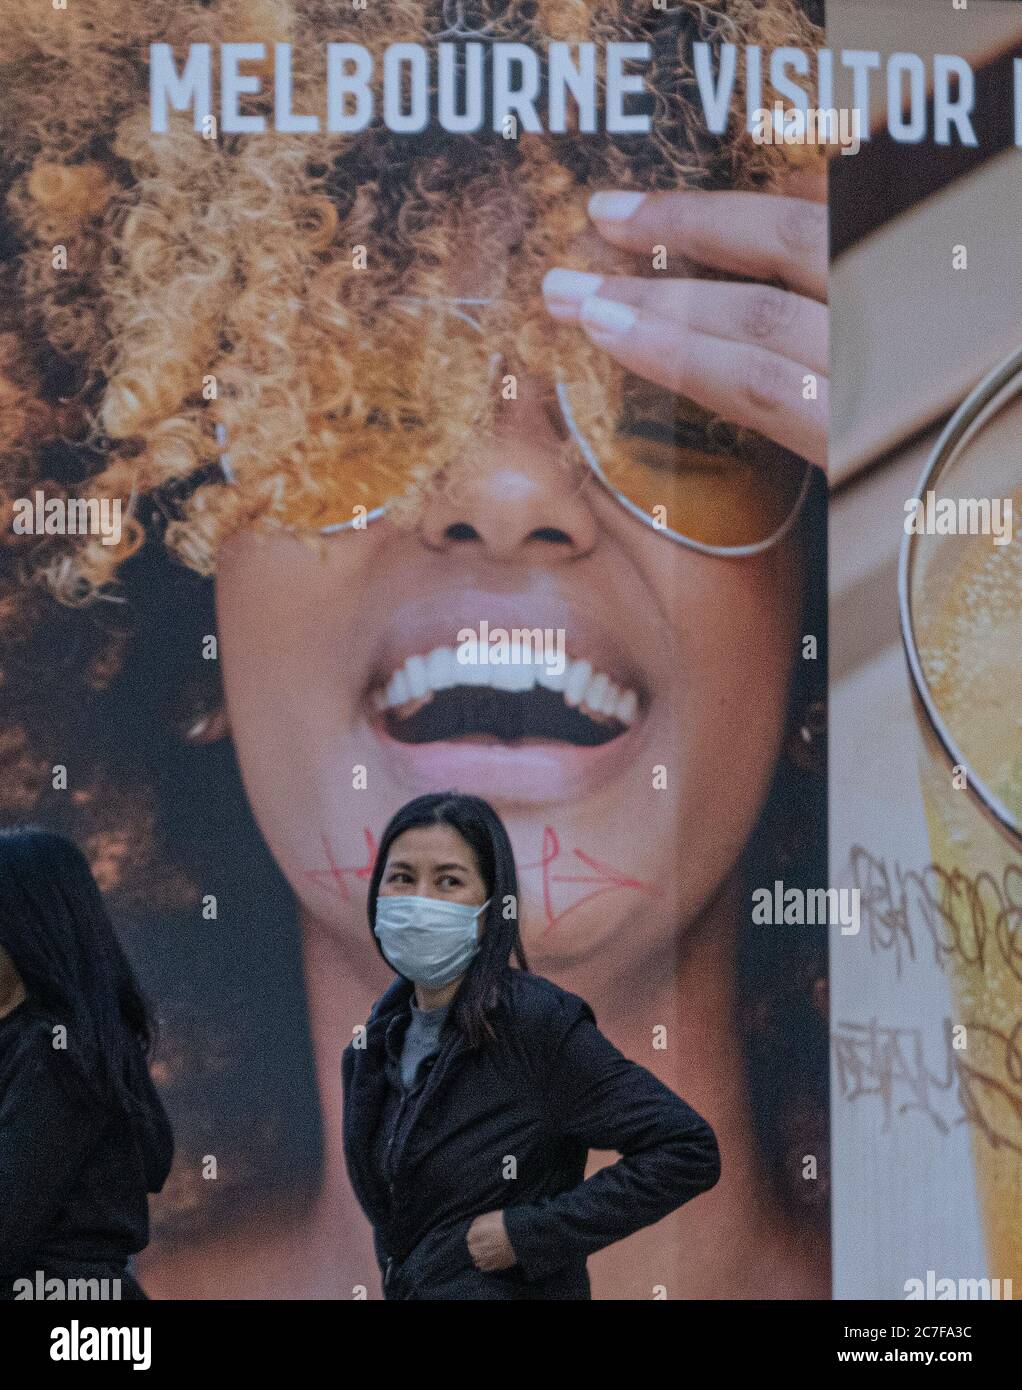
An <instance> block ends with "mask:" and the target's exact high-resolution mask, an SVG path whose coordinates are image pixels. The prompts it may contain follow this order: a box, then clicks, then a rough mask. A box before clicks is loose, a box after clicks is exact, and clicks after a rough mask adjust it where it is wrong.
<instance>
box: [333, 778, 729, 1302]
mask: <svg viewBox="0 0 1022 1390" xmlns="http://www.w3.org/2000/svg"><path fill="white" fill-rule="evenodd" d="M517 903H518V882H517V874H516V870H515V864H514V856H513V852H512V849H511V843H510V840H509V839H508V836H507V832H506V830H505V828H504V825H503V823H502V822H501V820H500V819H499V817H498V816H497V814H496V812H495V811H494V810H493V809H492V807H491V806H489V804H488V803H487V802H485V801H482V800H481V799H480V798H478V797H473V796H463V795H458V794H455V793H440V794H433V795H429V796H423V797H419V798H417V799H416V800H415V801H412V802H409V803H408V804H407V805H406V806H404V807H403V808H402V809H401V810H400V811H398V813H397V814H396V815H395V816H394V817H393V819H392V820H391V822H390V824H389V825H388V826H387V829H386V831H385V832H384V835H383V838H382V841H381V843H380V848H379V852H378V855H377V858H376V862H375V865H374V868H373V874H372V879H371V882H370V887H369V900H368V909H369V920H370V923H371V925H372V927H373V930H374V935H375V937H376V940H377V943H378V945H379V949H380V951H381V953H382V954H383V956H384V958H385V959H386V960H387V961H388V962H389V963H390V965H391V966H392V967H393V968H394V970H395V971H397V975H398V978H397V979H396V980H395V981H394V983H393V984H392V985H391V986H390V988H389V989H388V990H387V991H386V992H385V993H384V994H383V996H382V997H381V998H380V999H379V1000H378V1001H377V1003H376V1005H375V1006H374V1008H373V1010H372V1012H371V1014H370V1017H369V1020H368V1023H367V1024H366V1026H365V1028H364V1029H357V1030H356V1035H355V1037H354V1039H353V1041H352V1042H351V1043H350V1044H349V1045H348V1047H346V1048H345V1050H344V1056H343V1064H342V1076H343V1086H344V1109H343V1127H344V1152H345V1158H346V1161H347V1165H348V1173H349V1176H350V1179H351V1183H352V1187H353V1188H354V1191H355V1193H356V1195H357V1197H358V1199H359V1202H360V1203H361V1205H362V1208H363V1210H364V1211H365V1213H366V1215H367V1216H368V1218H369V1220H370V1222H371V1223H372V1226H373V1235H374V1243H375V1247H376V1252H377V1257H378V1259H379V1262H380V1267H381V1272H382V1275H383V1286H384V1297H385V1298H386V1299H388V1300H391V1299H452V1300H459V1299H495V1300H507V1299H532V1300H534V1299H588V1298H590V1297H591V1293H590V1285H589V1276H588V1272H587V1270H586V1259H587V1257H588V1256H589V1255H591V1254H594V1253H595V1252H596V1251H597V1250H601V1249H603V1248H604V1246H607V1245H610V1244H612V1243H613V1242H614V1241H618V1240H622V1239H624V1238H625V1237H626V1236H629V1235H632V1234H633V1233H634V1232H636V1231H638V1230H640V1229H642V1228H643V1227H645V1226H649V1225H652V1224H653V1223H654V1222H657V1221H660V1220H661V1219H662V1218H664V1217H665V1216H667V1215H668V1214H669V1213H670V1212H672V1211H674V1210H675V1209H676V1208H677V1207H680V1206H681V1205H682V1204H683V1203H685V1202H687V1201H689V1200H690V1199H691V1198H692V1197H695V1196H697V1195H698V1194H699V1193H700V1192H705V1191H706V1190H707V1189H708V1188H711V1187H712V1186H713V1185H714V1183H716V1181H717V1179H718V1177H719V1175H720V1157H719V1152H718V1148H717V1141H716V1137H715V1135H714V1133H713V1130H712V1129H711V1128H710V1126H709V1125H708V1124H707V1123H706V1121H705V1120H704V1119H703V1118H702V1117H701V1116H700V1115H698V1114H697V1113H696V1112H695V1111H694V1110H693V1109H692V1107H691V1106H689V1105H687V1104H686V1102H685V1101H683V1100H682V1099H681V1098H680V1097H679V1096H677V1095H675V1094H674V1093H673V1092H672V1091H671V1090H669V1089H668V1088H667V1087H666V1086H665V1085H664V1084H663V1083H662V1082H661V1081H659V1080H658V1079H657V1077H655V1076H654V1075H653V1074H652V1072H649V1071H647V1070H646V1069H645V1068H644V1067H641V1066H639V1065H638V1064H637V1063H635V1062H632V1061H629V1059H628V1058H627V1057H625V1056H623V1054H622V1053H620V1052H619V1051H618V1050H617V1048H615V1047H614V1046H613V1045H612V1044H611V1043H610V1042H609V1041H608V1040H607V1039H606V1038H605V1037H604V1036H603V1034H602V1033H601V1032H600V1030H599V1028H598V1027H597V1026H596V1019H595V1017H594V1015H593V1012H592V1010H591V1009H590V1007H589V1005H588V1004H587V1003H586V1002H585V1000H583V999H582V998H580V997H579V996H578V995H575V994H572V993H570V992H569V991H567V990H563V989H560V988H559V987H558V986H556V985H555V984H553V983H552V982H551V981H549V980H545V979H543V978H541V977H540V976H537V975H534V974H532V973H531V972H530V971H529V968H528V963H527V961H526V959H525V954H524V951H523V949H522V944H521V941H520V938H519V934H518V923H517ZM512 957H513V958H514V960H515V962H516V966H512V965H511V958H512ZM590 1149H600V1150H614V1151H616V1152H618V1153H619V1154H620V1155H621V1157H620V1158H619V1159H618V1160H617V1162H615V1163H612V1164H610V1165H608V1166H607V1167H605V1168H602V1169H601V1170H600V1171H599V1172H597V1173H595V1174H594V1175H593V1176H592V1177H590V1178H588V1179H585V1166H586V1159H587V1157H588V1154H589V1150H590Z"/></svg>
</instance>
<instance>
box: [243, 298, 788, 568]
mask: <svg viewBox="0 0 1022 1390" xmlns="http://www.w3.org/2000/svg"><path fill="white" fill-rule="evenodd" d="M493 302H494V301H493V300H492V299H471V298H460V299H456V298H452V299H444V298H423V299H420V298H417V297H415V296H414V295H399V296H397V303H399V304H404V305H415V306H417V307H421V306H429V307H436V308H443V309H446V310H447V311H448V312H449V313H451V314H452V315H453V316H454V317H455V318H459V319H461V320H462V321H463V322H464V323H467V324H468V325H469V326H470V327H471V328H474V329H475V330H476V331H477V332H478V333H481V332H482V331H483V330H482V326H481V325H480V324H479V323H478V322H477V320H476V319H474V318H473V317H472V316H471V314H469V313H466V312H465V307H466V306H476V305H485V304H492V303H493ZM490 365H491V369H492V368H493V366H494V365H495V361H491V364H490ZM555 390H556V393H557V403H558V406H559V407H560V411H561V416H562V418H563V420H564V424H565V426H566V427H567V429H568V432H569V434H570V435H571V437H572V439H573V440H574V442H575V444H576V446H577V447H578V450H579V452H580V453H581V455H582V457H583V459H584V460H585V462H586V464H587V465H588V467H589V469H590V471H591V472H592V473H594V474H595V475H596V477H597V479H598V480H599V481H600V483H602V485H603V486H604V487H605V488H606V489H607V491H608V492H609V493H610V494H611V496H612V497H614V498H615V499H616V500H617V501H618V502H619V503H620V504H621V506H622V507H624V508H625V510H626V511H628V512H629V513H630V514H631V515H632V516H634V517H636V518H637V519H638V520H639V521H642V522H645V524H646V525H647V526H648V527H649V528H650V529H651V530H653V531H655V532H656V533H657V535H658V536H668V537H669V538H670V539H671V540H673V541H677V543H678V544H679V545H684V546H686V547H687V548H688V549H689V550H695V551H697V552H698V553H699V554H700V555H714V556H718V557H720V558H723V559H736V560H740V559H746V558H748V557H750V556H753V555H762V554H763V552H764V551H766V550H771V549H772V548H773V547H774V546H775V545H777V544H778V543H779V542H780V541H782V540H783V539H784V537H785V536H786V535H787V534H788V532H789V531H790V530H791V528H792V527H793V526H794V525H795V522H796V521H797V520H798V518H799V515H800V514H801V511H802V507H803V505H804V503H805V500H806V497H807V495H808V493H809V487H810V484H811V482H812V475H813V466H812V464H811V463H809V462H808V461H806V465H805V470H806V471H805V477H804V478H803V480H802V486H801V488H800V489H799V494H798V497H797V498H796V499H795V501H794V503H793V504H792V507H791V510H790V512H789V513H788V515H787V517H785V519H784V521H783V522H782V523H781V525H780V526H779V527H778V528H777V530H776V531H774V532H772V533H771V534H770V535H769V536H767V537H766V538H765V539H764V540H761V541H754V542H752V543H751V544H748V545H710V544H708V543H707V542H705V541H697V540H695V539H694V538H693V537H692V536H686V535H685V534H684V533H683V532H681V531H674V530H672V529H671V527H669V526H661V525H658V523H657V522H656V521H654V520H653V518H652V517H651V516H650V515H649V513H648V512H646V511H643V509H642V508H641V507H640V506H639V505H638V504H637V503H636V502H633V501H632V500H631V498H630V497H627V496H626V495H625V494H624V493H623V492H621V491H620V490H619V489H618V488H616V487H615V486H614V484H613V483H612V482H611V481H610V480H609V478H608V477H607V475H606V474H605V473H604V471H603V469H602V468H601V467H600V461H599V459H598V458H597V457H596V453H595V451H594V449H593V447H592V445H591V444H590V443H589V441H588V440H587V439H586V437H585V435H584V434H583V433H582V431H581V430H580V429H579V427H578V425H577V424H576V422H575V416H574V414H573V412H572V409H571V405H570V404H569V401H568V394H567V393H568V385H567V383H566V382H563V381H557V382H556V383H555ZM223 471H224V474H225V476H226V477H227V479H228V481H229V482H232V483H233V482H235V481H236V480H235V478H234V476H233V474H232V473H230V472H228V471H227V469H226V468H224V470H223ZM387 505H388V504H387V503H383V504H382V505H381V506H379V507H374V508H373V509H372V511H370V512H367V513H366V517H365V520H366V521H367V522H369V521H375V520H376V519H377V518H379V517H382V516H384V515H385V513H386V511H387ZM361 524H362V522H361V519H360V518H356V517H353V518H352V519H351V521H337V522H332V523H331V524H330V525H328V526H317V527H315V528H314V529H315V530H316V532H317V533H318V534H319V535H321V536H333V535H337V534H338V533H339V532H341V531H349V530H351V529H352V528H353V527H355V526H361Z"/></svg>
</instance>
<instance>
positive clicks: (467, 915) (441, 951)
mask: <svg viewBox="0 0 1022 1390" xmlns="http://www.w3.org/2000/svg"><path fill="white" fill-rule="evenodd" d="M489 902H490V899H489V898H487V899H486V902H484V903H483V904H482V906H481V907H473V906H472V904H471V903H452V902H448V901H446V899H443V898H421V897H417V896H415V895H414V894H410V893H402V894H394V895H393V896H386V897H380V898H377V900H376V925H375V927H374V928H373V930H374V932H375V933H376V936H377V937H378V938H379V942H380V946H381V947H382V949H383V954H384V955H385V956H386V957H387V959H388V960H389V961H390V963H391V965H392V966H393V967H394V969H395V970H396V971H397V972H398V974H399V975H404V976H406V978H407V979H409V980H414V982H415V983H416V984H417V985H423V986H425V987H426V988H427V989H440V988H442V987H443V986H444V985H449V984H450V983H451V981H452V980H454V979H456V978H457V977H458V976H459V975H460V974H461V973H462V972H463V971H464V970H465V969H466V968H467V966H468V965H469V963H470V962H471V960H472V958H473V956H475V954H476V952H477V951H478V950H479V943H478V942H477V940H476V918H477V917H478V916H479V914H480V912H482V911H483V910H484V909H485V908H486V907H487V906H488V905H489Z"/></svg>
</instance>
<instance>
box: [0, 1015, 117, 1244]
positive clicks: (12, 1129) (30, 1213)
mask: <svg viewBox="0 0 1022 1390" xmlns="http://www.w3.org/2000/svg"><path fill="white" fill-rule="evenodd" d="M61 1065H62V1062H61V1060H60V1059H59V1058H57V1057H55V1056H54V1053H53V1047H52V1043H51V1040H50V1036H49V1033H48V1032H47V1031H45V1030H44V1031H41V1032H40V1033H39V1034H38V1036H37V1037H34V1038H32V1040H31V1041H30V1042H29V1043H28V1044H27V1045H26V1046H25V1047H24V1049H23V1052H22V1059H21V1062H20V1065H19V1066H18V1068H17V1070H16V1071H15V1073H14V1075H13V1076H12V1078H11V1080H10V1082H9V1084H8V1086H7V1089H6V1091H5V1094H4V1097H3V1104H2V1107H0V1265H2V1266H3V1267H4V1268H6V1269H19V1268H20V1267H21V1266H22V1264H23V1262H24V1261H25V1260H26V1259H28V1258H30V1257H31V1256H32V1253H33V1251H34V1250H35V1249H36V1247H37V1246H38V1244H39V1242H40V1241H41V1240H42V1239H43V1238H44V1237H45V1236H46V1235H47V1233H48V1232H49V1230H50V1229H51V1227H52V1226H53V1223H54V1220H55V1219H56V1217H57V1216H58V1215H59V1214H60V1211H61V1208H62V1207H63V1206H64V1205H65V1203H66V1201H67V1197H68V1194H69V1193H70V1191H71V1189H72V1188H73V1186H74V1184H75V1180H76V1179H77V1177H78V1175H79V1173H80V1172H81V1170H82V1167H83V1165H84V1163H85V1160H86V1158H87V1157H88V1155H89V1153H90V1151H91V1150H92V1148H93V1146H94V1145H95V1144H96V1143H97V1142H98V1140H99V1138H100V1135H101V1133H102V1132H103V1129H104V1125H103V1124H102V1123H97V1117H96V1115H95V1114H94V1113H93V1108H92V1107H91V1106H90V1105H89V1104H88V1101H87V1100H86V1098H85V1097H82V1099H81V1100H80V1101H76V1100H75V1099H73V1097H72V1096H71V1095H70V1094H69V1093H68V1091H67V1090H66V1089H65V1087H64V1085H63V1084H62V1082H61V1078H60V1077H59V1075H58V1073H57V1068H58V1067H59V1066H61Z"/></svg>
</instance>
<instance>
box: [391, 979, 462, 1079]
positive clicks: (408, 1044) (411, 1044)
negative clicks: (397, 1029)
mask: <svg viewBox="0 0 1022 1390" xmlns="http://www.w3.org/2000/svg"><path fill="white" fill-rule="evenodd" d="M410 1003H411V1009H412V1020H411V1022H410V1023H409V1025H408V1027H407V1028H406V1029H405V1036H404V1044H403V1046H402V1048H401V1084H402V1085H403V1086H404V1087H405V1089H406V1090H409V1089H410V1088H411V1087H412V1085H413V1084H414V1082H415V1077H416V1075H417V1073H418V1070H419V1063H420V1062H422V1061H423V1060H424V1058H426V1057H432V1056H433V1054H434V1053H435V1052H437V1051H439V1048H440V1030H441V1028H442V1027H443V1026H444V1019H445V1018H446V1017H447V1012H448V1010H449V1009H450V1007H451V1006H450V1004H441V1005H440V1007H439V1008H437V1009H420V1008H419V1007H418V1006H417V1005H416V1003H415V1000H414V999H412V1000H410Z"/></svg>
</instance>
